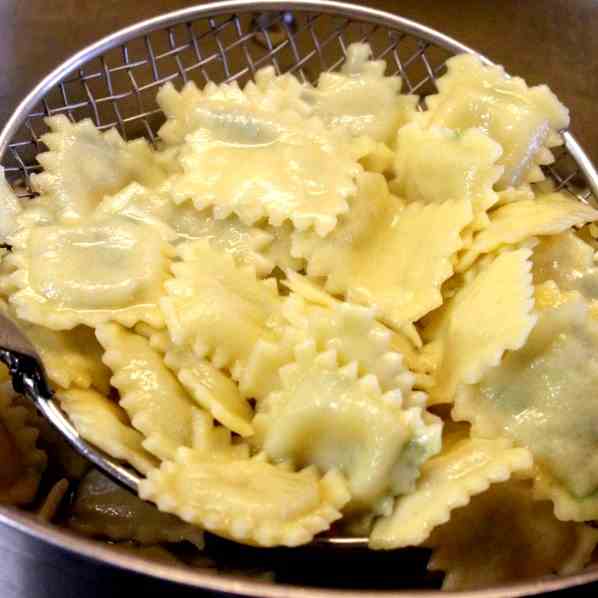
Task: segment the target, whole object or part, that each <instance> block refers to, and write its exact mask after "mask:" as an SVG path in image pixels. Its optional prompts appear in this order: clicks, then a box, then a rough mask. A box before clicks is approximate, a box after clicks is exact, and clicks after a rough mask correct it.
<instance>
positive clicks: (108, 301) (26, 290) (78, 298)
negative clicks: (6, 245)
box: [10, 217, 171, 330]
mask: <svg viewBox="0 0 598 598" xmlns="http://www.w3.org/2000/svg"><path fill="white" fill-rule="evenodd" d="M170 255H171V248H170V247H169V246H168V244H167V243H166V242H165V241H163V240H162V238H161V237H160V235H159V234H158V233H157V231H156V229H155V228H154V227H152V226H149V225H145V224H140V223H137V222H135V221H132V220H130V219H126V218H121V217H113V218H110V219H107V220H100V221H98V222H93V221H92V222H87V223H85V224H68V225H53V226H39V227H33V228H31V229H28V230H24V231H22V232H21V233H20V236H19V238H18V240H17V241H16V242H15V259H16V260H17V264H18V270H17V271H16V272H15V273H14V274H13V275H12V278H13V281H14V283H15V285H16V286H18V288H19V289H20V290H19V291H18V292H16V293H14V294H12V295H11V297H10V302H11V303H12V304H13V305H14V306H15V309H16V312H17V315H18V316H19V318H21V319H23V320H27V321H29V322H32V323H34V324H39V325H40V326H47V327H48V328H51V329H53V330H69V329H71V328H74V327H75V326H77V325H80V324H84V325H88V326H92V327H93V326H95V325H96V324H99V323H102V322H106V321H108V320H116V321H118V322H121V323H123V324H125V325H127V326H131V325H133V324H135V323H136V322H138V321H145V322H147V323H148V324H151V325H154V326H157V327H160V326H162V325H163V318H162V314H161V312H160V311H159V309H158V306H157V301H158V299H159V298H160V296H161V295H162V293H163V285H164V281H165V279H166V278H167V276H168V263H169V256H170ZM116 266H118V267H116Z"/></svg>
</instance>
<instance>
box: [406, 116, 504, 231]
mask: <svg viewBox="0 0 598 598" xmlns="http://www.w3.org/2000/svg"><path fill="white" fill-rule="evenodd" d="M501 154H502V148H501V147H500V145H499V144H498V143H496V142H495V141H492V139H490V138H489V137H488V136H487V135H486V134H484V133H483V132H482V131H480V130H479V129H466V130H464V131H462V132H458V131H453V130H451V129H443V128H439V127H430V128H428V129H424V128H423V127H422V126H421V124H420V123H419V122H414V123H411V124H408V125H405V126H404V127H402V128H401V129H400V130H399V135H398V141H397V149H396V160H395V171H396V174H397V178H396V181H395V187H394V190H395V191H396V192H397V193H398V194H399V195H400V196H401V197H405V198H406V199H408V200H410V201H420V202H422V203H441V202H443V201H446V200H447V199H454V200H460V199H469V200H470V201H471V205H472V209H473V213H474V221H473V223H472V226H473V228H474V230H475V229H479V228H483V227H484V226H485V225H486V224H487V217H486V212H487V211H488V210H489V209H490V208H491V207H492V206H493V205H494V204H495V203H496V202H497V201H498V194H497V193H496V192H495V191H494V189H493V186H494V185H495V184H496V182H497V181H498V179H499V178H500V176H501V174H502V172H503V167H501V166H497V165H496V162H497V160H498V159H499V158H500V156H501Z"/></svg>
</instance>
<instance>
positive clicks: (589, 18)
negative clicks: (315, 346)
mask: <svg viewBox="0 0 598 598" xmlns="http://www.w3.org/2000/svg"><path fill="white" fill-rule="evenodd" d="M198 3H201V2H193V1H189V0H0V56H1V57H2V66H1V68H0V126H1V125H2V124H3V123H4V122H5V121H6V119H7V118H8V116H9V115H10V114H11V112H12V110H13V109H14V108H15V106H16V105H17V103H18V102H19V100H20V99H21V98H22V97H23V96H24V95H25V93H27V92H28V91H29V90H30V89H31V87H32V86H33V85H34V84H35V83H36V82H37V81H38V80H39V79H40V78H41V77H42V76H43V75H44V74H46V73H47V72H48V71H49V70H51V69H52V68H53V67H54V66H56V65H58V64H59V63H60V62H62V61H63V60H64V59H65V58H67V57H68V56H69V55H70V54H72V53H73V52H75V51H76V50H79V49H81V48H82V47H83V46H85V45H87V44H88V43H90V42H92V41H95V40H97V39H98V38H100V37H101V36H103V35H105V34H108V33H111V32H113V31H115V30H116V29H119V28H121V27H124V26H126V25H129V24H131V23H133V22H135V21H139V20H141V19H144V18H147V17H150V16H154V15H158V14H160V13H163V12H165V11H169V10H175V9H177V8H182V7H185V6H190V5H193V4H198ZM356 3H357V4H365V5H369V6H372V7H375V8H379V9H385V10H389V11H392V12H396V13H397V14H400V15H402V16H404V17H408V18H412V19H415V20H418V21H420V22H422V23H424V24H426V25H429V26H431V27H434V28H436V29H439V30H441V31H443V32H445V33H447V34H449V35H451V36H453V37H456V38H457V39H459V40H460V41H462V42H464V43H465V44H467V45H470V46H472V47H473V48H475V49H478V50H480V51H482V52H483V53H485V54H486V55H487V56H488V57H489V58H491V59H492V60H494V61H496V62H499V63H502V64H504V65H505V67H506V68H507V70H508V71H509V72H511V73H512V74H517V75H521V76H523V77H524V78H526V79H527V81H528V82H529V83H530V84H536V83H542V82H546V83H548V84H549V85H550V87H551V88H552V89H553V91H554V92H555V93H556V94H557V95H558V96H559V97H560V98H561V100H562V101H563V102H564V103H565V104H566V105H568V106H569V107H570V108H571V111H572V131H573V133H574V134H575V135H576V136H577V138H578V140H579V141H580V142H581V143H582V145H583V146H584V147H585V149H586V150H587V151H588V153H589V155H590V157H591V158H592V159H593V160H595V161H598V127H597V126H596V124H595V119H596V118H597V117H598V109H597V107H596V106H597V102H598V0H493V1H492V0H450V1H449V0H369V1H368V2H356ZM0 555H1V556H0V558H1V559H2V562H1V563H0V596H1V597H2V598H42V597H43V598H54V597H56V598H71V597H72V598H75V597H76V598H96V597H100V596H102V597H104V596H110V597H117V596H130V595H131V594H136V595H145V596H158V595H160V596H165V595H168V596H177V598H178V597H182V596H185V597H186V596H190V595H194V596H198V595H200V594H201V595H206V594H204V593H202V592H198V591H193V592H192V591H187V590H182V589H176V588H172V587H170V590H169V588H168V587H167V586H166V585H165V584H162V583H159V582H156V581H155V580H149V579H142V578H140V577H137V576H132V575H126V574H124V573H122V572H118V571H116V570H111V569H108V568H106V567H92V566H91V565H90V563H88V562H87V561H85V560H83V559H79V558H76V557H73V556H71V555H67V554H66V553H63V552H61V551H58V550H56V549H52V548H49V547H47V546H45V545H43V544H41V543H39V542H38V541H35V540H32V539H30V538H28V537H27V536H24V535H23V534H20V533H19V532H16V531H13V530H10V529H8V528H5V527H3V526H1V524H0ZM594 592H596V588H595V589H593V592H592V593H594ZM560 595H565V594H564V593H563V594H560ZM567 595H570V593H569V592H568V593H567ZM576 595H580V594H579V593H576Z"/></svg>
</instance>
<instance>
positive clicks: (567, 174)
mask: <svg viewBox="0 0 598 598" xmlns="http://www.w3.org/2000/svg"><path fill="white" fill-rule="evenodd" d="M359 41H361V42H368V43H369V44H370V45H371V47H372V50H373V54H374V57H375V58H383V59H385V60H386V61H387V64H388V74H398V75H400V76H401V78H402V80H403V88H402V92H403V93H417V94H419V95H420V96H421V97H422V99H423V98H425V96H426V95H429V94H431V93H434V92H435V91H436V85H435V82H436V79H437V78H438V77H439V76H441V75H442V74H443V72H444V70H445V62H446V60H447V59H448V58H449V57H450V56H452V55H453V54H454V49H452V48H451V49H449V48H447V47H445V44H442V43H440V44H434V43H431V42H430V41H427V40H426V39H424V38H423V37H419V36H417V34H413V33H412V32H407V31H403V30H401V28H400V27H398V26H394V27H393V26H392V25H390V24H389V25H388V26H386V25H385V26H382V25H380V24H378V23H376V22H372V21H369V20H368V19H361V18H355V17H352V16H344V15H334V14H328V13H320V12H311V11H307V10H284V11H281V10H261V11H260V12H259V13H255V12H254V13H251V12H246V11H245V12H242V13H241V12H238V13H237V12H235V13H231V14H228V15H225V16H219V17H210V16H204V17H200V18H197V19H194V20H184V21H182V22H180V23H177V24H174V25H172V26H168V27H166V28H158V29H155V30H153V31H150V32H148V33H146V34H144V35H141V36H139V37H136V38H133V39H129V40H128V41H126V42H124V43H122V44H120V45H117V46H115V47H113V48H111V49H109V50H108V51H106V52H104V53H103V54H101V55H99V56H95V57H93V58H91V59H89V60H87V61H85V62H83V63H82V64H80V65H78V66H77V67H76V68H75V69H73V70H72V71H71V72H70V73H68V74H67V75H65V76H64V77H63V78H62V79H61V80H60V81H58V82H57V83H56V84H55V85H54V86H53V87H52V88H51V89H49V90H48V91H47V92H46V93H45V95H44V97H42V98H41V99H40V100H39V102H38V105H37V106H36V107H35V108H34V109H33V110H32V111H30V112H29V114H27V115H24V117H23V119H22V123H21V124H20V127H19V129H18V131H17V132H16V133H15V135H13V137H12V139H11V140H10V142H9V144H8V147H7V151H6V152H5V153H4V156H3V159H2V164H3V166H4V168H5V172H6V175H7V178H8V180H9V182H10V183H11V184H12V185H13V187H14V188H15V189H16V191H17V193H18V194H19V195H21V196H32V195H33V191H32V189H31V186H30V179H29V176H30V174H32V173H34V172H38V171H39V170H41V166H40V165H39V164H38V163H37V162H36V159H35V156H36V155H37V154H38V153H39V152H41V151H44V149H45V148H44V146H43V143H42V142H41V137H42V136H43V134H44V133H45V132H46V131H47V126H46V124H45V122H44V118H45V117H47V116H53V115H58V114H65V115H67V116H68V117H69V118H70V119H72V120H81V119H83V118H91V119H92V120H93V121H94V123H95V124H96V126H97V127H98V128H100V129H102V130H105V129H108V128H111V127H116V128H117V129H118V130H119V132H120V134H121V135H122V136H123V137H124V138H125V139H131V138H135V137H139V136H145V137H147V138H148V139H149V140H150V141H152V142H155V141H156V132H157V130H158V129H159V127H160V125H161V124H162V123H163V121H164V117H163V114H162V112H161V110H160V108H159V107H158V105H157V103H156V100H155V97H156V93H157V91H158V88H159V87H160V86H161V85H163V84H164V83H166V82H168V81H172V82H173V83H174V84H175V85H178V86H181V85H183V84H184V83H185V82H187V81H190V80H193V81H195V82H196V83H197V84H198V85H200V86H201V85H203V84H205V83H206V82H208V81H214V82H216V83H220V82H231V81H238V82H239V83H240V84H243V83H245V82H247V81H248V80H250V79H251V78H253V76H254V75H255V73H256V71H257V70H258V69H260V68H262V67H265V66H268V65H272V66H273V67H274V68H275V70H276V72H277V73H285V72H289V73H293V74H295V75H296V76H297V77H299V79H301V80H302V81H309V82H315V81H316V80H317V78H318V76H319V74H320V73H321V72H322V71H329V70H335V69H337V68H338V67H339V66H340V65H341V64H342V62H343V60H344V58H345V55H346V49H347V47H348V45H349V44H351V43H353V42H359ZM421 108H422V109H423V108H424V105H423V103H422V105H421ZM556 158H557V159H556V162H555V163H554V164H552V165H551V166H549V167H548V168H547V169H546V173H547V175H548V176H549V177H551V178H552V179H553V180H554V182H555V183H556V186H557V188H558V189H564V190H567V191H569V192H570V193H572V194H573V195H575V196H576V197H578V198H579V199H581V200H583V201H595V200H596V198H594V197H593V196H592V193H591V191H590V187H589V184H588V181H587V180H585V177H584V176H583V174H582V172H581V170H580V169H579V167H578V164H577V162H576V160H575V159H574V158H573V156H572V155H571V154H570V153H569V152H568V151H567V150H566V149H565V148H561V149H559V150H557V154H556Z"/></svg>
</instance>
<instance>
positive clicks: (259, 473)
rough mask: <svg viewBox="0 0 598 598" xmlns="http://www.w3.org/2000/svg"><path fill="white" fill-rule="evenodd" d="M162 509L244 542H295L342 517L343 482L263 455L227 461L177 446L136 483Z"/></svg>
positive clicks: (345, 494) (335, 476) (345, 497)
mask: <svg viewBox="0 0 598 598" xmlns="http://www.w3.org/2000/svg"><path fill="white" fill-rule="evenodd" d="M139 495H140V497H141V498H143V499H144V500H151V501H153V502H155V503H156V504H157V505H158V508H159V509H160V510H161V511H166V512H170V513H175V514H177V515H178V516H179V517H181V518H182V519H184V520H185V521H189V522H191V523H194V524H196V525H200V526H202V527H204V528H205V529H206V530H209V531H212V532H215V533H218V534H219V535H223V536H225V537H229V538H231V539H234V540H237V541H242V542H244V543H246V544H254V545H257V546H276V545H283V546H298V545H300V544H305V543H307V542H309V541H310V540H311V539H312V538H313V537H314V535H315V534H317V533H318V532H320V531H324V530H325V529H328V527H329V526H330V524H331V523H332V522H333V521H336V520H337V519H340V517H341V513H340V509H341V508H342V507H343V506H344V505H345V504H346V503H347V501H348V499H349V493H348V491H347V487H346V482H345V481H344V480H343V478H342V476H340V475H339V474H338V473H337V472H330V473H328V474H327V475H326V476H324V477H323V478H321V479H320V478H319V476H318V475H317V473H316V471H315V470H314V469H304V470H303V471H301V472H292V471H289V470H288V469H286V468H284V467H280V466H279V467H275V466H273V465H270V464H269V463H267V462H265V461H264V460H263V459H262V458H259V457H255V458H253V459H250V460H248V459H245V460H229V459H222V458H217V457H210V456H209V455H206V454H204V453H202V452H194V451H191V450H189V449H180V450H179V451H178V453H177V455H176V460H175V461H167V462H165V463H163V465H162V467H161V468H160V469H159V470H154V471H152V472H151V473H150V474H149V476H148V477H147V479H145V480H143V481H142V482H141V484H140V487H139Z"/></svg>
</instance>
